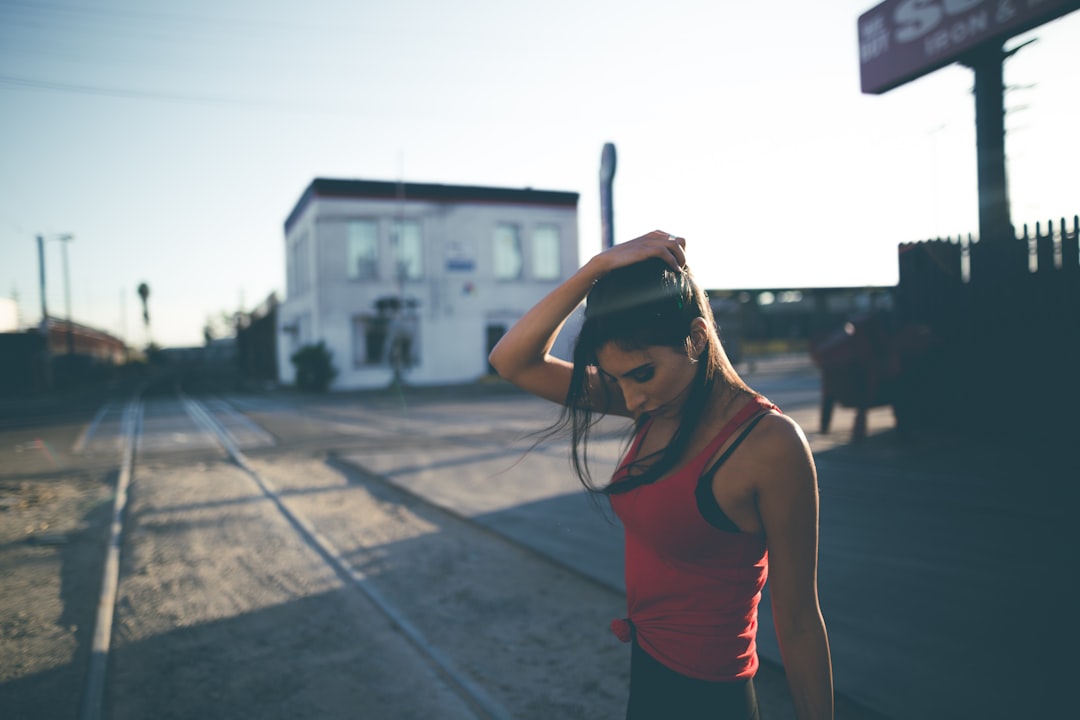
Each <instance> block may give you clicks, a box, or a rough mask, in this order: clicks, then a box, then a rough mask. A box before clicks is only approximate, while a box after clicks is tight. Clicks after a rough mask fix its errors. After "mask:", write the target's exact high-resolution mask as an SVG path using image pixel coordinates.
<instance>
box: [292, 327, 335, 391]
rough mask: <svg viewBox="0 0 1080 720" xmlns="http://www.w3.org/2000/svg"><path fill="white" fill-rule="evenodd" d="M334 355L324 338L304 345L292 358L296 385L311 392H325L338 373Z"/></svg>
mask: <svg viewBox="0 0 1080 720" xmlns="http://www.w3.org/2000/svg"><path fill="white" fill-rule="evenodd" d="M332 355H333V354H332V353H331V352H330V350H328V349H327V347H326V343H324V342H323V341H322V340H320V341H319V342H318V343H315V344H314V345H304V346H303V347H301V348H300V349H299V350H297V351H296V352H295V353H293V354H292V357H291V358H290V360H292V364H293V366H294V367H295V368H296V387H298V388H300V389H301V390H307V391H310V392H325V391H326V389H327V388H328V387H330V382H331V381H332V380H333V379H334V377H335V376H336V375H337V370H336V369H335V368H334V364H333V362H332Z"/></svg>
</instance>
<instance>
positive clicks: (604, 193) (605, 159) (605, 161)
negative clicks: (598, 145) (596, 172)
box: [600, 143, 615, 250]
mask: <svg viewBox="0 0 1080 720" xmlns="http://www.w3.org/2000/svg"><path fill="white" fill-rule="evenodd" d="M614 180H615V145H614V143H604V150H603V152H602V153H601V154H600V243H601V246H602V249H603V250H607V249H608V248H609V247H613V246H614V245H615V219H614V218H615V210H614V208H613V207H612V185H613V182H614Z"/></svg>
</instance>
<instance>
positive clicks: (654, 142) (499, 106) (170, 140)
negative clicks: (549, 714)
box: [0, 0, 1080, 347]
mask: <svg viewBox="0 0 1080 720" xmlns="http://www.w3.org/2000/svg"><path fill="white" fill-rule="evenodd" d="M876 4H877V3H875V2H873V1H872V0H857V1H856V0H829V2H818V3H806V2H800V1H798V0H774V1H773V2H767V3H766V2H750V1H749V0H745V1H742V2H736V1H732V2H715V1H714V0H666V1H665V2H664V3H656V2H643V1H639V0H624V1H623V2H620V3H612V2H609V1H608V0H549V1H548V2H545V3H525V2H514V1H512V0H460V1H459V2H456V3H447V2H438V1H436V0H395V1H394V2H389V1H387V2H373V1H372V0H367V1H366V2H365V1H364V0H360V1H359V2H358V1H357V0H305V1H304V2H288V1H287V0H259V1H258V2H254V1H250V0H188V2H185V3H181V4H175V3H172V4H165V3H147V2H145V1H144V0H0V298H5V297H6V298H11V297H14V298H17V301H18V303H17V305H18V316H19V319H20V320H21V322H22V323H23V324H24V325H32V324H35V323H36V322H37V321H38V319H39V318H40V315H41V310H40V308H41V298H40V293H39V283H38V271H39V268H38V256H37V244H36V240H35V238H36V236H37V235H42V236H43V237H45V238H46V243H45V256H46V259H45V266H46V277H47V293H46V300H47V304H48V309H49V312H50V314H52V315H56V316H61V317H62V316H63V314H64V308H65V295H64V281H63V271H62V267H63V253H64V252H65V249H66V252H67V253H68V268H69V285H70V298H71V306H72V316H73V318H74V320H75V321H77V322H82V323H85V324H89V325H93V326H95V327H98V328H101V329H103V330H106V331H108V332H112V333H114V334H117V335H119V336H121V337H123V338H124V339H126V340H127V341H128V342H129V343H131V344H133V345H141V344H143V343H145V341H146V340H148V339H152V340H153V341H155V342H157V343H158V344H161V345H165V346H174V347H175V346H185V345H198V344H201V343H202V340H203V327H204V326H205V325H206V324H207V322H208V320H210V319H212V318H218V317H220V316H221V315H222V314H223V313H233V312H235V311H237V310H250V309H252V308H253V307H254V306H256V305H258V304H259V303H261V302H262V301H263V300H264V299H265V298H266V297H267V296H268V295H269V294H270V293H271V292H276V293H277V294H278V296H279V297H282V296H283V295H284V285H285V257H284V229H283V223H284V220H285V218H286V216H287V215H288V214H289V212H290V211H291V210H292V208H293V207H294V205H295V204H296V202H297V200H298V199H299V197H300V195H301V193H302V192H303V191H304V189H305V188H306V187H307V186H308V184H309V183H310V182H311V180H312V179H313V178H315V177H331V178H357V179H370V180H399V179H400V180H405V181H407V182H434V183H446V184H463V185H486V186H497V187H516V188H523V187H532V188H536V189H544V190H561V191H573V192H578V193H580V196H581V199H580V203H579V221H578V222H579V235H580V246H581V250H580V253H581V257H580V259H581V262H584V261H585V260H587V259H588V258H589V257H590V256H591V255H593V254H595V252H597V251H599V249H600V210H599V185H598V171H599V163H600V154H601V151H602V148H603V145H604V143H606V142H612V143H614V144H615V146H616V149H617V155H618V168H617V172H616V176H615V183H614V207H615V221H614V226H615V234H616V239H617V240H619V241H622V240H627V239H629V238H632V237H634V236H636V235H640V234H642V233H645V232H647V231H649V230H652V229H655V228H661V229H664V230H666V231H669V232H674V233H676V234H678V235H682V236H684V237H686V238H687V244H688V258H689V262H690V265H691V267H693V269H694V271H695V274H696V275H697V277H698V278H699V279H700V280H701V281H702V284H703V285H705V286H706V287H709V288H715V289H730V288H749V287H825V286H866V285H895V284H896V282H897V262H896V255H897V246H898V244H899V243H902V242H913V241H918V240H923V239H927V238H931V237H938V236H948V235H957V234H960V233H964V234H966V233H969V232H972V233H974V232H977V230H978V200H977V185H976V161H975V128H974V100H973V96H972V94H971V90H972V84H973V75H972V72H971V71H970V70H968V69H967V68H964V67H960V66H956V65H953V66H949V67H947V68H944V69H942V70H939V71H937V72H935V73H933V74H930V75H926V76H924V77H922V78H919V79H917V80H915V81H913V82H910V83H908V84H906V85H903V86H901V87H899V88H897V89H895V90H892V91H890V92H888V93H885V94H882V95H864V94H862V93H861V92H860V86H859V56H858V43H857V33H856V22H857V20H858V17H859V15H860V14H862V13H863V12H865V11H867V10H869V9H871V8H872V7H873V6H874V5H876ZM1031 39H1037V41H1036V42H1034V43H1032V44H1030V45H1027V46H1025V47H1024V48H1023V49H1021V50H1020V51H1019V52H1017V53H1016V54H1015V55H1014V56H1013V57H1012V58H1011V59H1009V60H1008V62H1007V63H1006V66H1005V81H1006V85H1007V87H1008V92H1007V94H1006V99H1005V102H1006V111H1007V115H1006V128H1007V144H1006V152H1007V158H1008V160H1007V162H1008V166H1007V167H1008V174H1009V193H1010V197H1011V201H1012V217H1013V221H1014V223H1015V224H1017V225H1020V224H1023V223H1029V224H1034V223H1035V222H1037V221H1039V222H1043V223H1045V222H1047V221H1048V220H1054V221H1057V220H1058V219H1059V218H1061V217H1068V218H1072V216H1073V215H1074V214H1076V213H1080V180H1077V174H1076V167H1077V161H1078V160H1080V133H1077V131H1076V130H1075V128H1077V127H1080V93H1078V92H1077V89H1078V88H1077V84H1078V82H1080V81H1078V80H1077V78H1078V77H1080V12H1073V13H1071V14H1069V15H1067V16H1065V17H1063V18H1061V19H1059V20H1056V21H1053V22H1051V23H1048V24H1046V25H1043V26H1042V27H1040V28H1036V29H1035V30H1032V31H1029V32H1028V33H1025V34H1023V35H1020V36H1017V37H1016V38H1013V39H1012V40H1010V41H1009V43H1008V45H1007V46H1008V47H1010V48H1011V47H1016V46H1018V45H1019V44H1021V43H1022V42H1025V41H1027V40H1031ZM66 234H70V235H72V236H73V239H72V240H71V241H70V242H67V243H64V242H61V241H59V240H58V238H59V237H60V236H62V235H66ZM142 282H145V283H147V284H148V286H149V288H150V297H149V309H150V314H151V326H150V330H149V333H147V330H146V328H144V327H143V324H142V318H141V305H140V301H139V298H138V296H137V293H136V288H137V287H138V285H139V283H142ZM7 304H8V305H9V306H10V303H7Z"/></svg>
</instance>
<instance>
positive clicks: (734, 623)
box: [490, 231, 833, 720]
mask: <svg viewBox="0 0 1080 720" xmlns="http://www.w3.org/2000/svg"><path fill="white" fill-rule="evenodd" d="M684 248H685V241H684V240H683V239H682V238H678V237H675V236H673V235H669V234H667V233H664V232H660V231H655V232H652V233H649V234H648V235H644V236H642V237H639V238H637V239H635V240H631V241H630V242H627V243H623V244H620V245H616V246H615V247H613V248H611V249H609V250H606V251H605V252H603V253H601V254H599V255H597V256H595V257H593V258H592V259H591V260H590V261H589V262H588V263H586V264H585V266H584V267H582V268H581V269H580V270H579V271H578V272H577V273H575V274H574V275H573V276H572V277H570V278H569V279H568V280H567V281H566V282H564V283H562V284H561V285H560V286H559V287H557V288H556V289H555V290H553V291H552V292H551V293H550V294H549V295H548V296H547V297H545V298H544V299H543V300H541V301H540V302H539V303H538V304H537V305H536V306H535V307H533V308H532V309H531V310H529V311H528V312H527V313H526V314H525V316H524V317H522V318H521V320H520V321H519V322H518V323H517V324H515V325H514V327H512V328H511V329H510V331H509V332H507V333H506V335H505V336H504V337H503V338H502V339H501V340H500V341H499V343H498V345H496V346H495V348H494V349H493V350H492V352H491V357H490V360H491V364H492V366H493V367H494V368H495V369H496V370H497V371H498V373H499V374H500V375H501V376H502V377H504V378H506V379H507V380H509V381H510V382H512V383H514V384H515V385H517V386H519V387H521V388H523V389H524V390H527V391H529V392H531V393H533V394H535V395H538V396H540V397H543V398H547V399H548V400H551V401H553V402H556V403H560V404H563V405H564V411H563V417H562V420H561V422H560V426H567V425H568V426H569V427H570V429H571V438H572V450H571V453H572V454H571V459H572V461H573V464H574V468H575V470H576V471H577V474H578V476H579V477H580V478H581V480H582V483H583V484H585V486H586V487H587V488H589V489H591V490H595V491H597V492H602V493H604V494H606V495H608V497H609V499H610V502H611V505H612V507H613V509H614V511H615V513H616V514H617V515H618V517H619V519H620V520H621V522H622V524H623V526H624V528H625V533H626V589H627V606H628V615H627V617H626V618H624V619H623V620H618V621H615V622H614V623H612V628H613V630H615V632H616V634H617V635H619V636H620V638H621V639H623V640H624V642H625V641H630V642H632V649H631V663H630V698H629V701H628V704H627V713H626V717H627V718H628V719H630V720H641V719H643V718H663V719H664V720H668V719H670V718H687V719H689V718H740V719H742V718H757V717H758V709H757V700H756V697H755V695H754V688H753V676H754V673H755V672H756V670H757V667H758V658H757V652H756V644H755V636H756V632H757V603H758V599H759V598H760V594H761V589H762V587H763V586H764V584H765V579H766V575H768V577H770V578H771V582H772V584H771V586H770V593H771V596H772V605H773V616H774V621H775V625H776V632H777V637H778V640H779V642H780V649H781V653H782V655H783V660H784V667H785V670H786V673H787V678H788V684H789V686H790V688H791V695H792V700H793V702H794V706H795V709H796V712H797V715H798V717H799V719H800V720H811V719H815V720H816V719H818V718H831V717H832V711H833V695H832V667H831V662H830V658H829V644H828V637H827V635H826V631H825V623H824V621H823V619H822V616H821V611H820V609H819V606H818V598H817V512H818V504H817V478H816V472H815V469H814V464H813V459H812V457H811V454H810V450H809V447H808V445H807V443H806V439H805V437H804V436H803V434H802V431H801V430H800V428H799V427H798V425H797V424H796V423H795V422H793V421H792V420H790V419H789V418H787V417H786V416H784V415H783V414H781V413H780V412H779V410H778V409H777V408H776V406H774V405H773V404H772V403H770V402H769V401H768V400H766V399H765V398H764V397H762V396H761V395H760V394H758V393H755V392H754V391H753V390H751V389H750V388H749V387H747V385H746V384H745V383H744V382H743V381H742V380H741V379H740V378H739V376H738V375H737V374H736V372H735V369H734V368H733V367H732V365H731V362H730V361H729V360H728V358H727V356H726V355H725V353H724V350H723V347H722V346H721V344H720V339H719V337H718V335H717V330H716V326H715V323H714V321H713V317H712V312H711V310H710V308H709V305H708V302H707V300H706V298H705V294H704V293H703V292H702V291H701V289H700V288H699V287H698V286H697V285H696V283H695V282H694V280H693V278H692V276H691V274H690V272H689V270H688V269H687V268H686V256H685V253H684ZM583 300H587V302H586V307H585V320H584V322H583V324H582V328H581V331H580V333H579V335H578V339H577V342H576V345H575V348H574V361H573V363H572V364H571V363H568V362H565V361H563V360H560V359H558V358H555V357H552V356H551V355H550V354H549V351H550V350H551V347H552V344H553V343H554V341H555V338H556V336H557V335H558V333H559V330H560V329H561V328H562V326H563V324H564V323H565V321H566V319H567V318H568V317H569V316H570V314H571V313H572V312H573V311H574V310H575V308H577V306H578V305H579V304H580V303H581V302H582V301H583ZM604 414H615V415H623V416H627V417H632V418H634V419H635V435H634V439H633V441H632V443H631V445H630V448H629V450H628V451H627V453H626V456H625V457H624V458H623V460H622V462H621V463H620V465H619V467H618V469H617V470H616V472H615V475H614V477H613V478H612V480H611V482H610V483H609V484H607V485H605V486H603V487H600V488H598V487H596V486H595V485H594V484H593V482H592V480H591V478H590V476H589V471H588V463H587V460H586V456H587V444H588V435H589V429H590V427H591V426H592V425H593V423H594V422H595V419H596V416H597V415H604Z"/></svg>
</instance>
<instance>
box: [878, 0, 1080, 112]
mask: <svg viewBox="0 0 1080 720" xmlns="http://www.w3.org/2000/svg"><path fill="white" fill-rule="evenodd" d="M1078 8H1080V0H885V2H883V3H881V4H879V5H877V6H876V7H874V8H873V9H871V10H868V11H866V12H865V13H863V14H862V15H861V16H859V27H858V31H859V70H860V73H859V74H860V80H861V84H862V91H863V92H864V93H874V94H878V93H883V92H886V91H887V90H892V89H893V88H894V87H896V86H898V85H903V84H904V83H906V82H908V81H910V80H914V79H915V78H917V77H921V76H922V75H925V74H927V73H929V72H932V71H934V70H937V69H938V68H941V67H944V66H945V65H948V64H950V63H953V62H956V60H957V59H959V58H960V57H961V56H962V55H964V54H965V53H967V52H969V51H971V50H972V49H974V48H976V47H978V46H979V45H982V44H983V43H987V42H1002V41H1004V40H1005V39H1006V38H1009V37H1012V36H1013V35H1017V34H1019V33H1022V32H1025V31H1027V30H1030V29H1031V28H1033V27H1036V26H1038V25H1042V24H1043V23H1046V22H1048V21H1050V20H1053V19H1055V18H1058V17H1061V16H1062V15H1065V14H1067V13H1070V12H1072V11H1073V10H1076V9H1078Z"/></svg>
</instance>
